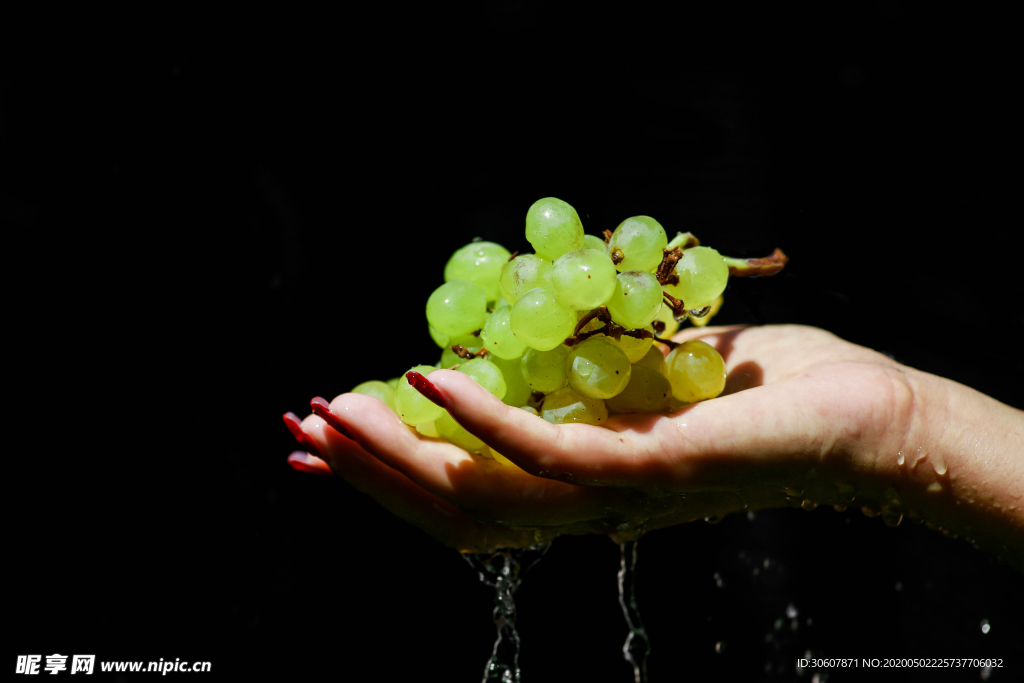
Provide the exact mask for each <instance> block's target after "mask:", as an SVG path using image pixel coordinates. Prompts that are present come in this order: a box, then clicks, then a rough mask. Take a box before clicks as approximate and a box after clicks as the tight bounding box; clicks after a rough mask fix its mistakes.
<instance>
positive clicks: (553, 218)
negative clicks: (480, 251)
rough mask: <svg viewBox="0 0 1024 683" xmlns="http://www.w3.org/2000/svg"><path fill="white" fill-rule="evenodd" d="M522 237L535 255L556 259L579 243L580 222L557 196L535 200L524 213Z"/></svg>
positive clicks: (578, 245) (567, 205) (581, 231)
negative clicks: (523, 235)
mask: <svg viewBox="0 0 1024 683" xmlns="http://www.w3.org/2000/svg"><path fill="white" fill-rule="evenodd" d="M526 239H527V241H528V242H529V243H530V244H531V245H533V250H534V251H535V252H537V254H538V255H542V256H543V257H544V258H548V259H557V258H558V257H559V256H561V255H562V254H566V253H568V252H570V251H575V250H576V249H579V248H581V247H582V246H583V223H582V222H580V217H579V215H578V214H577V213H576V209H574V208H572V207H571V206H569V204H567V203H566V202H563V201H562V200H561V199H556V198H554V197H546V198H545V199H538V200H537V201H536V202H534V203H533V206H531V207H530V209H529V210H528V211H527V212H526ZM505 298H506V299H508V297H507V296H506V297H505Z"/></svg>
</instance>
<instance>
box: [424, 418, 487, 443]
mask: <svg viewBox="0 0 1024 683" xmlns="http://www.w3.org/2000/svg"><path fill="white" fill-rule="evenodd" d="M434 425H435V427H436V428H437V432H438V434H440V435H441V437H442V438H444V439H445V440H446V441H448V442H450V443H453V444H455V445H456V446H458V447H459V448H461V449H463V450H464V451H468V452H470V453H481V452H483V451H486V450H487V444H485V443H484V442H483V441H481V440H480V439H478V438H476V437H475V436H473V435H472V434H470V433H469V432H468V431H467V430H466V428H465V427H463V426H462V425H460V424H459V423H458V422H456V421H455V418H453V417H452V416H451V415H450V414H449V413H448V411H447V410H445V411H442V415H441V417H439V418H437V420H435V421H434Z"/></svg>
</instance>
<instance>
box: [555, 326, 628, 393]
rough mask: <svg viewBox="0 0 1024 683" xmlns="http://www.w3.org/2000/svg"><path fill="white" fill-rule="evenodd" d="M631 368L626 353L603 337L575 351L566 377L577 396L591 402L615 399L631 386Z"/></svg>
mask: <svg viewBox="0 0 1024 683" xmlns="http://www.w3.org/2000/svg"><path fill="white" fill-rule="evenodd" d="M630 371H631V367H630V364H629V359H628V358H627V357H626V354H625V353H623V351H622V349H620V348H619V347H617V346H616V345H615V344H613V343H612V342H611V341H610V340H609V339H607V338H606V337H604V336H603V335H602V336H596V337H591V338H590V339H587V340H586V341H584V342H581V343H579V344H577V345H576V346H574V347H572V350H571V351H570V352H569V356H568V358H567V359H566V371H565V372H566V377H567V378H568V379H569V386H570V387H572V388H573V389H574V390H575V391H576V393H578V394H580V395H582V396H586V397H588V398H601V399H606V398H611V397H612V396H615V395H616V394H618V393H619V392H621V391H622V390H623V389H625V388H626V385H627V384H629V376H630Z"/></svg>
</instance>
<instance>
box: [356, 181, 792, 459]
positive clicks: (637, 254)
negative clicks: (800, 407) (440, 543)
mask: <svg viewBox="0 0 1024 683" xmlns="http://www.w3.org/2000/svg"><path fill="white" fill-rule="evenodd" d="M526 240H527V242H529V244H530V245H531V246H532V248H533V253H520V252H517V253H516V255H513V254H510V253H509V251H508V250H507V249H506V248H505V247H503V246H501V245H499V244H495V243H494V242H482V241H477V242H472V243H471V244H467V245H466V246H464V247H462V248H461V249H459V250H457V251H456V252H455V253H454V254H452V256H451V258H450V259H449V260H448V263H447V265H445V268H444V280H445V282H444V284H443V285H441V286H440V287H438V288H437V289H435V290H434V291H433V293H431V294H430V296H429V297H428V299H427V304H426V313H427V323H428V327H429V331H430V336H431V338H432V339H433V340H434V342H435V343H436V344H437V345H438V346H439V347H440V348H441V357H440V360H438V361H437V362H436V363H435V364H434V365H416V366H413V367H412V368H410V371H416V372H418V373H420V374H423V375H426V374H428V373H429V372H431V371H433V370H434V369H436V368H449V369H453V370H456V371H458V372H463V373H465V374H467V375H469V376H470V377H471V378H473V380H474V381H476V382H477V383H478V384H480V385H481V386H482V387H484V388H485V389H487V390H488V391H490V392H491V393H492V394H494V396H496V397H497V398H499V399H501V400H502V401H504V402H505V403H506V404H508V405H511V406H516V407H520V408H522V409H523V410H526V411H529V412H531V413H533V414H535V415H538V416H539V417H541V418H543V419H545V420H547V421H549V422H553V423H556V424H559V423H569V422H582V423H587V424H592V425H602V424H604V423H605V422H606V421H607V420H608V415H609V413H659V412H667V411H669V410H672V409H675V408H678V407H680V406H683V405H688V404H690V403H696V402H698V401H705V400H708V399H711V398H714V397H716V396H718V395H719V394H720V393H721V392H722V390H723V389H724V388H725V380H726V372H725V362H724V361H723V359H722V356H721V355H720V354H719V353H718V351H716V350H715V349H714V348H713V347H712V346H709V345H708V344H706V343H704V342H702V341H690V342H686V343H685V344H674V343H672V342H670V341H667V338H668V337H669V336H671V335H672V334H673V333H674V332H675V331H676V330H677V329H678V328H679V325H680V323H681V322H684V321H686V320H689V321H691V322H692V323H693V324H695V325H703V324H707V322H708V321H709V320H710V319H711V317H712V316H713V315H714V314H715V313H717V311H718V308H719V306H720V305H721V302H722V292H723V291H724V290H725V286H726V283H727V281H728V278H729V274H730V268H732V269H733V272H734V273H735V274H741V275H750V274H754V275H758V274H772V273H774V272H776V271H777V270H778V269H781V265H779V259H777V258H776V259H775V262H774V265H773V267H774V268H775V269H774V270H771V269H770V268H768V269H766V268H765V267H763V265H762V264H760V262H766V261H769V260H771V257H770V258H769V259H752V260H750V261H740V260H738V259H728V258H726V257H724V256H722V255H721V254H719V253H718V252H717V251H715V250H714V249H710V248H708V247H702V246H699V243H698V242H697V240H696V238H694V237H693V236H692V235H690V234H689V233H680V234H679V235H677V237H676V238H675V239H673V240H672V241H671V242H669V240H668V237H667V235H666V233H665V229H664V228H663V227H662V226H661V224H660V223H658V221H656V220H654V219H653V218H651V217H650V216H634V217H632V218H627V219H626V220H624V221H622V223H620V224H619V226H618V227H617V228H616V229H615V230H614V231H605V237H604V239H602V238H599V237H596V236H594V235H586V234H584V231H583V224H582V222H581V221H580V217H579V215H578V214H577V213H576V210H575V209H574V208H573V207H572V206H570V205H569V204H568V203H566V202H564V201H562V200H561V199H556V198H554V197H548V198H546V199H541V200H539V201H537V202H535V203H534V204H533V206H531V207H530V209H529V210H528V211H527V213H526ZM777 254H778V255H781V264H784V263H785V256H784V255H782V253H781V252H777ZM755 262H758V263H755ZM768 270H771V272H768ZM656 339H657V340H659V343H657V344H656V343H655V342H656ZM669 348H671V351H670V352H669V353H668V355H667V357H666V355H665V353H664V351H663V349H664V350H668V349H669ZM353 391H355V392H357V393H363V394H368V395H371V396H374V397H376V398H379V399H380V400H382V401H383V402H384V403H386V404H387V405H388V407H390V408H391V409H392V410H394V411H395V412H396V413H397V414H398V416H399V417H400V418H401V420H402V421H403V422H405V423H406V424H407V425H409V426H410V427H411V428H414V429H416V430H417V431H418V432H419V433H420V434H422V435H424V436H426V437H431V438H439V439H445V440H447V441H450V442H451V443H454V444H456V445H458V446H460V447H461V448H464V449H466V450H467V451H470V452H473V453H477V454H480V455H483V456H485V457H493V458H495V459H497V460H499V461H501V462H503V463H506V464H510V463H509V461H508V460H507V459H506V458H504V457H503V456H501V455H500V454H498V453H495V452H493V451H491V450H489V449H488V447H487V446H486V444H484V443H483V442H482V441H481V440H480V439H478V438H476V437H475V436H473V435H472V434H470V433H469V432H467V431H466V430H465V429H464V428H463V427H462V426H461V425H459V424H458V423H457V422H456V421H455V420H454V419H453V418H452V417H451V415H449V414H448V413H447V411H445V410H444V409H443V408H441V407H439V406H437V405H435V404H434V403H432V402H431V401H429V400H428V399H426V398H425V397H423V396H422V395H421V394H420V393H419V392H418V391H416V389H414V388H413V387H412V386H410V384H409V383H408V382H406V381H404V380H402V378H396V379H393V380H390V381H389V382H379V381H371V382H364V383H363V384H360V385H359V386H357V387H356V388H355V389H354V390H353Z"/></svg>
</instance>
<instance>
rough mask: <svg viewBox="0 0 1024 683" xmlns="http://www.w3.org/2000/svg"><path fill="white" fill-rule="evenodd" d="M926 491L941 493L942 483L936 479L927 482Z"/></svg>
mask: <svg viewBox="0 0 1024 683" xmlns="http://www.w3.org/2000/svg"><path fill="white" fill-rule="evenodd" d="M928 493H942V484H940V483H939V482H937V481H933V482H932V483H930V484H928Z"/></svg>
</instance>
